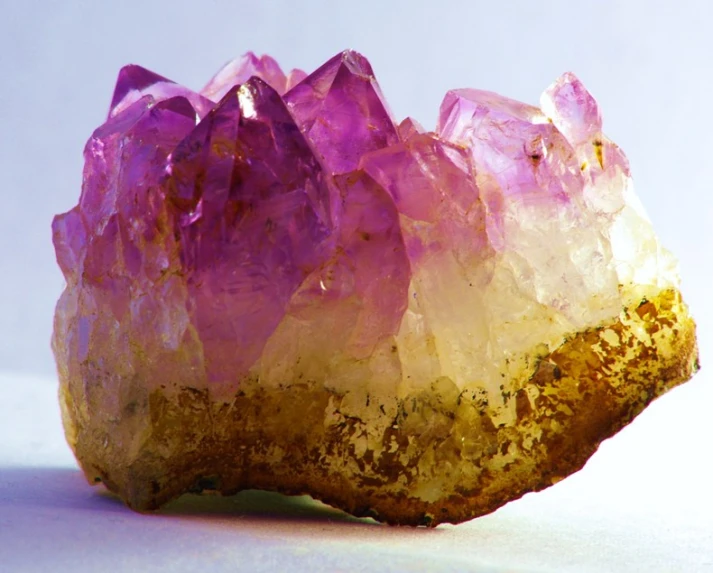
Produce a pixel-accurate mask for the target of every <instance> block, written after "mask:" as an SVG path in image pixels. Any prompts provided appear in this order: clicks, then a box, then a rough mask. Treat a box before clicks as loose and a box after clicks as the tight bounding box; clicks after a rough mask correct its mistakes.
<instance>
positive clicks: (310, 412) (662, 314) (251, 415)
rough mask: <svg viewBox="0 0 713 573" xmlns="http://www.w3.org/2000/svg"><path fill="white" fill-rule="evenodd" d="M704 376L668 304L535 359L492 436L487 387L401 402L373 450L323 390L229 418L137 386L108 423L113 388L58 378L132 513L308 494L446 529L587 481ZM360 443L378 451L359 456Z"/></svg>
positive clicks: (300, 386)
mask: <svg viewBox="0 0 713 573" xmlns="http://www.w3.org/2000/svg"><path fill="white" fill-rule="evenodd" d="M59 343H60V342H59V341H58V340H57V339H56V340H55V344H59ZM533 355H535V356H536V355H537V353H533ZM106 358H110V357H106ZM697 369H698V354H697V348H696V339H695V325H694V323H693V321H692V319H691V318H690V316H689V315H688V312H687V309H686V307H685V305H684V304H683V303H682V301H681V298H680V295H679V293H678V291H676V290H673V289H668V290H664V291H661V292H659V293H658V294H657V295H656V296H649V297H648V298H645V299H643V300H641V302H640V303H638V304H634V305H631V306H630V307H628V308H627V309H625V310H624V311H623V312H622V313H621V315H620V316H619V318H618V319H617V320H615V321H613V322H611V323H610V324H607V325H602V326H600V327H597V328H592V329H589V330H586V331H584V332H581V333H579V334H577V335H576V336H572V337H570V338H569V339H568V340H566V341H565V342H564V343H563V344H562V345H561V346H559V347H558V348H557V349H555V350H554V351H552V352H550V353H549V354H547V355H546V356H540V357H539V359H538V362H537V364H536V366H535V369H534V374H533V373H532V372H529V374H527V375H526V376H525V377H524V378H523V379H522V380H521V381H519V380H509V381H504V383H503V386H502V388H503V392H504V393H505V394H504V403H505V404H506V406H507V405H508V404H509V405H510V407H511V410H512V412H513V414H514V415H513V417H512V419H511V420H510V421H509V422H507V423H499V424H498V425H497V426H496V425H495V424H494V423H493V421H492V416H491V415H490V414H492V412H491V411H490V410H489V408H490V407H489V406H488V403H487V398H484V397H483V393H482V392H480V391H479V389H478V388H466V389H464V390H462V391H460V393H458V392H457V391H456V392H453V391H452V388H451V387H449V386H448V385H445V384H440V385H439V381H438V380H436V381H434V383H433V384H431V387H430V388H427V389H425V390H420V391H417V392H416V391H413V392H410V393H408V394H406V395H405V396H402V397H400V398H399V400H398V408H397V411H398V413H397V415H396V417H395V418H392V419H390V420H388V424H387V425H386V428H387V429H386V430H385V431H382V432H381V433H380V434H378V435H374V427H375V425H374V424H369V425H367V424H366V423H365V422H364V421H362V420H361V419H359V418H356V417H354V416H344V415H341V414H340V412H339V410H338V408H336V409H335V408H334V407H333V405H334V404H339V400H340V398H341V397H340V396H338V395H337V394H336V393H335V392H334V391H330V390H327V389H325V388H324V387H322V386H321V385H318V384H310V383H302V382H299V383H291V384H285V385H284V386H283V387H281V388H264V387H262V386H261V385H260V383H259V380H246V381H243V382H242V383H241V385H240V390H239V391H238V392H237V394H236V395H235V397H234V399H233V400H232V402H230V403H225V402H215V401H212V400H211V396H210V393H209V391H207V390H196V389H193V388H190V387H188V385H187V384H185V383H183V382H182V381H176V388H177V389H176V390H174V389H171V388H168V389H162V390H157V391H153V392H152V393H151V394H150V395H146V391H145V390H142V388H145V387H146V385H145V384H142V381H141V379H134V380H128V381H125V384H122V385H121V387H122V388H124V389H125V391H124V392H123V393H122V395H121V396H118V397H114V398H115V399H117V398H118V399H119V400H120V401H121V402H122V403H121V404H120V406H121V407H122V412H123V415H122V416H119V417H115V418H111V419H107V418H106V417H105V416H102V413H101V411H100V410H98V409H97V408H96V403H97V401H101V400H106V397H105V396H104V397H103V396H101V394H102V392H103V391H104V390H103V388H104V387H105V386H104V384H103V380H102V377H103V376H109V374H108V373H107V372H101V371H99V370H98V369H97V368H93V367H91V366H90V365H83V366H82V367H81V368H80V369H79V370H80V371H81V372H82V377H80V378H72V379H69V378H68V377H67V372H69V371H70V369H69V368H60V375H61V390H60V394H61V404H62V412H63V418H64V423H65V428H66V430H67V436H68V439H69V442H70V445H71V446H72V447H73V449H74V451H75V453H76V455H77V458H78V460H79V461H80V464H81V466H82V468H83V469H84V472H85V474H86V476H87V478H88V480H89V481H90V482H92V483H96V482H99V481H101V482H103V483H104V484H105V485H106V486H107V488H108V489H109V490H110V491H112V492H114V493H116V494H117V495H118V496H119V497H121V498H122V499H123V500H124V501H125V502H126V503H127V504H128V505H129V506H130V507H132V508H134V509H138V510H152V509H156V508H158V507H160V506H162V505H163V504H165V503H167V502H168V501H170V500H172V499H174V498H176V497H178V496H180V495H182V494H183V493H187V492H194V493H196V492H200V491H205V490H208V491H216V492H219V493H222V494H225V495H229V494H234V493H236V492H238V491H240V490H244V489H264V490H272V491H278V492H281V493H285V494H310V495H312V496H313V497H315V498H317V499H320V500H322V501H324V502H326V503H329V504H331V505H334V506H335V507H339V508H341V509H343V510H345V511H347V512H349V513H351V514H353V515H357V516H370V517H375V518H376V519H378V520H382V521H386V522H388V523H391V524H403V525H428V526H435V525H438V524H439V523H443V522H451V523H457V522H461V521H464V520H468V519H472V518H474V517H477V516H480V515H483V514H486V513H489V512H492V511H494V510H495V509H497V508H498V507H500V506H501V505H503V504H505V503H507V502H508V501H511V500H513V499H517V498H518V497H520V496H522V495H523V494H525V493H527V492H530V491H538V490H541V489H544V488H546V487H548V486H550V485H552V484H553V483H556V482H557V481H559V480H560V479H562V478H564V477H566V476H567V475H569V474H571V473H573V472H575V471H577V470H578V469H580V468H581V467H582V466H583V465H584V463H585V462H586V460H587V459H588V458H589V457H590V456H591V455H592V453H593V452H594V451H595V450H596V449H597V447H598V446H599V444H600V442H601V441H602V440H604V439H606V438H608V437H610V436H612V435H613V434H614V433H616V432H617V431H618V430H619V429H621V428H622V427H623V426H625V425H626V424H627V423H628V422H629V421H631V420H632V419H633V418H634V417H635V416H636V415H637V414H639V413H640V412H641V411H642V410H643V409H644V408H645V407H646V405H647V404H648V403H650V402H651V401H652V400H653V399H654V398H656V397H657V396H659V395H661V394H662V393H664V392H665V391H667V390H668V389H670V388H672V387H674V386H676V385H678V384H680V383H682V382H684V381H686V380H687V379H689V378H690V377H691V375H692V374H693V373H695V371H696V370H697ZM74 371H76V370H74ZM106 387H107V390H106V391H107V392H109V391H111V390H110V389H109V388H111V387H110V386H106ZM505 389H507V392H506V391H505ZM380 406H381V405H380V404H379V403H378V401H377V400H371V401H368V400H367V403H366V404H365V411H366V410H367V409H371V412H372V413H373V412H378V411H381V412H386V411H387V410H388V408H386V409H383V408H381V409H380ZM329 411H332V412H333V415H332V416H327V412H329ZM362 438H363V439H366V440H367V443H369V444H374V443H377V444H379V446H380V447H379V448H367V449H366V450H365V451H364V452H362V453H361V454H360V453H359V452H357V451H356V449H355V444H357V443H359V442H358V440H359V439H362ZM434 488H435V489H434ZM429 492H430V493H429ZM433 492H435V493H433Z"/></svg>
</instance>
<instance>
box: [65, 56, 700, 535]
mask: <svg viewBox="0 0 713 573" xmlns="http://www.w3.org/2000/svg"><path fill="white" fill-rule="evenodd" d="M84 156H85V168H84V179H83V187H82V192H81V196H80V198H79V203H78V205H77V206H76V207H74V208H73V209H72V210H70V211H69V212H67V213H65V214H63V215H59V216H57V217H56V218H55V220H54V223H53V239H54V245H55V249H56V253H57V260H58V262H59V265H60V267H61V269H62V272H63V273H64V276H65V278H66V281H67V286H66V289H65V290H64V292H63V293H62V296H61V298H60V299H59V302H58V304H57V309H56V314H55V323H54V336H53V341H52V344H53V349H54V353H55V356H56V360H57V365H58V370H59V377H60V402H61V408H62V415H63V420H64V426H65V431H66V435H67V439H68V441H69V443H70V445H71V447H72V448H73V450H74V452H75V454H76V456H77V459H78V460H79V463H80V464H81V467H82V469H83V470H84V473H85V474H86V476H87V478H88V479H89V481H90V482H103V483H104V484H105V485H106V487H107V488H108V489H109V490H111V491H112V492H115V493H116V494H118V495H119V496H120V497H121V498H122V499H123V500H124V501H125V502H126V503H127V504H128V505H129V506H131V507H132V508H135V509H138V510H147V509H153V508H157V507H159V506H161V505H162V504H164V503H166V502H168V501H169V500H171V499H173V498H175V497H177V496H179V495H181V494H182V493H185V492H200V491H205V490H213V491H217V492H220V493H223V494H231V493H234V492H237V491H240V490H242V489H248V488H257V489H267V490H275V491H279V492H283V493H287V494H310V495H312V496H314V497H315V498H318V499H321V500H323V501H325V502H328V503H330V504H333V505H335V506H337V507H340V508H342V509H344V510H345V511H347V512H350V513H352V514H355V515H359V516H372V517H375V518H376V519H379V520H384V521H388V522H390V523H399V524H413V525H416V524H424V525H431V526H433V525H436V524H438V523H441V522H459V521H463V520H466V519H470V518H473V517H475V516H478V515H482V514H485V513H488V512H491V511H493V510H494V509H496V508H498V507H499V506H501V505H503V504H504V503H506V502H508V501H510V500H513V499H516V498H518V497H520V496H521V495H523V494H524V493H526V492H529V491H536V490H540V489H543V488H545V487H548V486H549V485H551V484H553V483H555V482H557V481H558V480H560V479H562V478H564V477H565V476H567V475H569V474H571V473H572V472H574V471H576V470H578V469H579V468H581V467H582V465H583V464H584V463H585V461H586V460H587V459H588V458H589V456H590V455H591V454H592V453H593V452H594V451H595V450H596V448H597V446H598V445H599V443H600V442H601V441H602V440H603V439H605V438H607V437H609V436H611V435H612V434H614V433H615V432H616V431H618V430H619V429H620V428H621V427H623V426H624V425H625V424H627V423H628V422H629V421H631V420H632V419H633V418H634V417H635V416H636V415H637V414H638V413H639V412H641V410H642V409H643V408H644V407H645V406H646V405H647V404H648V403H649V402H651V400H653V399H654V398H656V397H657V396H659V395H660V394H662V393H663V392H665V391H666V390H668V389H669V388H671V387H673V386H675V385H677V384H679V383H682V382H684V381H686V380H687V379H689V378H690V377H691V375H692V374H693V373H694V372H695V371H696V370H697V368H698V363H697V350H696V338H695V326H694V323H693V321H692V319H691V318H690V316H689V314H688V310H687V307H686V306H685V304H684V303H683V302H682V300H681V296H680V293H679V287H678V279H677V275H676V266H675V261H674V259H673V258H672V256H671V255H670V254H669V253H668V252H667V251H666V250H664V249H663V248H662V247H661V246H660V245H659V242H658V240H657V238H656V236H655V234H654V232H653V229H652V226H651V223H650V222H649V220H648V219H647V217H646V215H645V213H644V211H643V209H642V207H641V205H640V203H639V201H638V199H637V197H636V195H635V194H634V191H633V187H632V181H631V177H630V171H629V164H628V162H627V159H626V157H625V156H624V154H623V152H622V151H621V150H620V149H619V148H618V147H617V146H616V145H615V144H614V143H612V142H611V141H610V140H609V139H607V137H606V136H605V135H604V134H603V132H602V119H601V114H600V112H599V108H598V107H597V104H596V102H595V101H594V99H593V98H592V96H591V95H590V94H589V92H588V91H587V90H586V89H585V88H584V86H583V85H582V83H581V82H580V81H579V80H578V79H577V78H576V77H575V76H574V75H572V74H569V73H568V74H565V75H563V76H562V77H560V78H559V79H558V80H557V81H556V82H555V83H554V84H553V85H552V86H551V87H549V88H548V89H547V90H546V91H545V92H544V94H543V96H542V99H541V102H540V107H534V106H531V105H527V104H524V103H520V102H517V101H513V100H511V99H508V98H506V97H502V96H499V95H497V94H494V93H490V92H486V91H480V90H475V89H459V90H453V91H451V92H449V93H448V94H447V95H446V97H445V99H444V100H443V104H442V106H441V109H440V113H439V116H438V121H437V127H436V129H435V131H427V130H426V129H424V128H423V127H421V126H420V125H419V124H418V123H417V122H416V121H415V120H412V119H406V120H404V121H403V122H401V123H400V124H397V123H396V122H395V121H394V118H393V116H392V114H391V112H390V110H389V108H388V107H387V105H386V103H385V100H384V97H383V95H382V93H381V91H380V89H379V86H378V84H377V82H376V80H375V78H374V74H373V72H372V69H371V66H370V65H369V63H368V62H367V60H366V59H365V58H364V57H363V56H361V55H360V54H357V53H355V52H352V51H346V52H344V53H341V54H338V55H337V56H335V57H334V58H332V59H331V60H329V61H328V62H327V63H325V64H324V65H323V66H321V67H320V68H319V69H317V70H316V71H315V72H314V73H312V74H310V75H306V74H305V73H304V72H301V71H299V70H294V71H292V72H290V73H289V74H287V75H285V74H284V73H283V72H282V71H281V69H280V67H279V66H278V64H277V63H276V62H275V60H273V59H272V58H270V57H268V56H263V57H261V58H258V57H256V56H255V55H253V54H248V55H246V56H244V57H243V58H240V59H238V60H235V61H233V62H231V63H229V64H228V65H226V66H225V67H224V68H223V69H222V70H221V71H220V72H219V73H218V74H217V75H216V76H215V77H214V78H213V79H212V80H211V81H210V82H209V83H208V84H207V85H206V87H205V88H204V89H203V90H202V91H200V92H194V91H192V90H189V89H187V88H184V87H182V86H179V85H178V84H176V83H174V82H172V81H170V80H168V79H166V78H164V77H162V76H159V75H157V74H155V73H153V72H150V71H148V70H145V69H143V68H141V67H139V66H133V65H132V66H127V67H125V68H123V69H122V70H121V72H120V73H119V79H118V81H117V85H116V90H115V92H114V97H113V98H112V101H111V106H110V111H109V115H108V118H107V120H106V122H105V123H104V124H103V125H101V126H100V127H98V128H97V130H96V131H95V132H94V134H93V135H92V136H91V138H90V139H89V141H88V143H87V145H86V148H85V151H84Z"/></svg>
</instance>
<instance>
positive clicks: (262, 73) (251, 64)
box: [201, 52, 307, 101]
mask: <svg viewBox="0 0 713 573" xmlns="http://www.w3.org/2000/svg"><path fill="white" fill-rule="evenodd" d="M253 76H255V77H258V78H260V79H261V80H263V81H264V82H266V83H268V84H269V85H270V86H271V87H272V88H273V89H274V90H275V91H276V92H277V93H279V94H280V95H282V94H284V93H285V92H286V91H287V90H288V89H289V88H291V87H292V86H294V85H295V84H297V83H298V82H300V81H301V80H302V79H304V78H305V77H306V76H307V74H305V73H304V72H303V71H302V70H292V71H291V72H290V73H289V75H288V76H285V74H284V73H283V71H282V69H281V68H280V65H279V64H278V63H277V62H276V61H275V60H274V59H273V58H271V57H270V56H260V57H258V56H256V55H255V54H254V53H252V52H248V53H246V54H245V55H243V56H242V57H240V58H235V59H234V60H232V61H230V62H228V63H227V64H226V65H225V66H223V68H222V69H221V70H220V71H219V72H218V73H217V74H215V76H213V78H212V79H211V80H210V81H209V82H208V83H207V84H206V86H205V87H204V88H203V89H202V90H201V95H203V96H205V97H207V98H208V99H210V100H212V101H218V100H220V99H221V98H222V97H223V96H224V95H225V94H226V93H227V92H228V90H229V89H230V88H232V87H234V86H236V85H240V84H243V83H245V82H246V81H248V80H249V79H250V78H251V77H253Z"/></svg>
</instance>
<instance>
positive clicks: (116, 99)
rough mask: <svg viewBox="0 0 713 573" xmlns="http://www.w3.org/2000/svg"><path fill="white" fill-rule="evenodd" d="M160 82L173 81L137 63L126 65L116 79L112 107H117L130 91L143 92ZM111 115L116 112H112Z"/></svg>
mask: <svg viewBox="0 0 713 573" xmlns="http://www.w3.org/2000/svg"><path fill="white" fill-rule="evenodd" d="M160 82H168V83H173V82H172V81H171V80H169V79H167V78H164V77H163V76H160V75H158V74H157V73H155V72H152V71H151V70H147V69H146V68H142V67H141V66H137V65H136V64H129V65H128V66H124V67H123V68H121V70H119V77H118V78H117V79H116V87H115V88H114V95H113V96H112V98H111V109H112V110H113V109H114V108H116V107H117V106H118V105H119V103H121V101H122V100H123V99H124V98H125V97H126V96H127V94H129V92H132V91H135V92H142V91H144V90H145V89H146V88H148V87H150V86H152V85H154V84H157V83H160ZM110 115H114V114H113V113H111V114H110Z"/></svg>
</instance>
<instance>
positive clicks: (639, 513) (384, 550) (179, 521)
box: [0, 372, 713, 573]
mask: <svg viewBox="0 0 713 573" xmlns="http://www.w3.org/2000/svg"><path fill="white" fill-rule="evenodd" d="M706 376H707V374H706V373H705V372H703V373H699V374H698V376H697V377H696V378H695V379H694V380H693V381H692V382H690V383H689V384H687V385H685V386H683V387H681V388H678V389H676V390H674V391H672V392H670V393H669V394H667V395H666V396H664V397H663V398H661V399H659V400H657V401H656V402H655V403H654V404H652V406H651V407H650V408H649V409H648V410H647V411H646V412H644V414H642V415H641V416H640V417H639V418H638V419H637V420H636V421H635V422H634V423H633V424H632V425H630V426H629V427H628V428H626V429H625V430H624V431H622V432H621V433H620V434H618V435H617V436H616V437H615V438H614V439H612V440H608V441H607V442H605V443H604V444H603V445H602V447H601V448H600V450H599V452H597V454H595V456H593V458H592V459H591V460H590V461H589V462H588V463H587V465H586V466H585V468H584V469H583V470H582V471H580V472H578V473H577V474H575V475H573V476H572V477H570V478H568V479H566V480H564V481H562V482H560V483H558V484H557V485H556V486H553V487H551V488H550V489H548V490H546V491H544V492H541V493H538V494H529V495H527V496H525V497H524V498H523V499H521V500H519V501H516V502H513V503H510V504H508V505H507V506H505V507H504V508H502V509H500V510H498V511H497V512H495V513H493V514H491V515H488V516H485V517H482V518H479V519H476V520H473V521H471V522H468V523H465V524H461V525H458V526H451V525H445V526H440V527H438V528H436V529H424V528H406V527H389V526H384V525H379V524H376V523H375V522H373V521H370V520H357V519H353V518H351V517H349V516H346V515H345V514H343V513H341V512H339V511H337V510H334V509H332V508H329V507H327V506H325V505H323V504H320V503H317V502H314V501H311V500H310V499H309V498H305V497H302V498H287V497H283V496H279V495H276V494H267V493H263V492H244V493H242V494H240V495H238V496H235V497H233V498H218V497H202V498H201V497H197V496H184V497H183V498H181V499H180V500H178V501H176V502H174V503H172V504H171V505H170V506H169V507H168V508H166V509H165V510H163V511H162V512H161V513H156V514H150V515H140V514H137V513H134V512H132V511H131V510H129V509H127V508H126V507H125V506H124V505H122V504H121V502H119V501H117V500H116V499H115V498H114V497H112V496H110V495H108V494H107V493H106V492H104V491H103V490H102V489H101V487H98V488H92V487H90V486H89V485H88V484H87V483H86V481H85V480H84V478H83V476H82V475H81V473H80V472H79V470H78V469H77V465H76V463H75V461H74V458H73V457H72V454H71V452H70V450H69V448H68V447H67V445H66V443H65V441H64V436H63V434H62V428H61V423H60V418H59V411H58V406H57V399H56V381H55V380H45V379H37V378H30V377H26V376H19V375H11V374H5V375H2V374H0V390H1V391H2V398H1V399H0V571H1V572H8V573H9V572H15V571H23V572H24V571H28V572H29V571H42V572H46V571H52V572H62V571H72V572H74V573H77V572H81V571H92V572H100V571H112V572H121V571H141V572H152V571H251V572H252V571H255V572H258V571H270V572H272V571H310V572H316V571H330V572H336V571H369V572H376V571H475V572H506V571H507V572H536V571H557V572H560V571H597V572H615V571H622V572H623V571H625V572H634V571H642V572H643V571H646V572H654V571H661V572H674V571H680V572H686V573H695V572H699V571H701V572H708V571H710V572H713V488H711V482H713V464H712V463H711V460H710V455H711V442H710V439H711V436H713V430H712V429H711V415H710V407H709V404H710V400H711V398H713V392H711V384H709V382H711V380H707V379H706Z"/></svg>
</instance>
